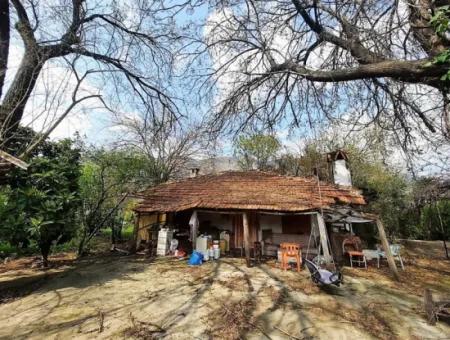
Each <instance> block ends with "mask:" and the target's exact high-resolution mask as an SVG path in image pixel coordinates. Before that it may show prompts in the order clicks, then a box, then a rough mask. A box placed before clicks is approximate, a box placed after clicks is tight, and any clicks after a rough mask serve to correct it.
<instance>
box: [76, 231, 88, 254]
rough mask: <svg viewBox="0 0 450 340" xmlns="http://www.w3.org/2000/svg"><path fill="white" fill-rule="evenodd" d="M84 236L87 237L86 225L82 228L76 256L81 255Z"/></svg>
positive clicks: (84, 240)
mask: <svg viewBox="0 0 450 340" xmlns="http://www.w3.org/2000/svg"><path fill="white" fill-rule="evenodd" d="M86 237H87V232H86V227H84V228H83V236H81V240H80V243H79V244H78V254H77V255H78V257H81V256H83V253H84V245H85V242H86Z"/></svg>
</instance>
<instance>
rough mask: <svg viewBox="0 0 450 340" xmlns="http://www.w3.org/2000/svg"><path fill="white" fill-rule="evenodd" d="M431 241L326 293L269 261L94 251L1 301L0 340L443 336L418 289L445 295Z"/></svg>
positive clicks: (446, 331) (445, 281)
mask: <svg viewBox="0 0 450 340" xmlns="http://www.w3.org/2000/svg"><path fill="white" fill-rule="evenodd" d="M437 246H439V247H440V244H438V243H412V244H408V245H407V250H406V254H405V259H406V261H405V262H406V270H405V271H404V272H402V281H401V282H394V281H393V280H392V279H391V278H390V276H389V273H388V270H387V268H385V267H383V268H382V269H380V270H378V269H376V267H374V266H372V267H370V269H369V270H367V271H366V270H364V269H356V268H354V269H350V268H345V270H344V275H345V283H344V285H343V286H341V287H340V288H332V289H327V290H322V289H319V288H318V287H316V286H315V285H314V284H312V282H311V281H310V279H309V276H308V274H307V272H306V271H305V270H303V271H302V272H301V273H296V272H290V271H288V272H283V271H281V270H280V269H278V268H276V267H275V265H274V263H272V262H268V263H265V264H262V265H260V266H255V267H253V268H247V267H246V266H245V265H244V262H243V260H242V259H234V258H223V259H221V260H219V261H217V262H210V263H206V264H204V265H202V266H200V267H189V266H188V265H187V263H186V261H179V260H175V259H169V258H160V259H157V260H155V261H151V260H149V259H145V258H142V257H136V256H120V257H118V256H114V257H111V256H103V257H101V256H100V257H99V256H97V257H94V258H90V259H86V260H84V261H81V262H73V263H72V264H71V265H70V266H66V267H64V270H62V271H61V272H58V273H57V275H56V277H51V278H46V279H45V280H44V281H42V282H40V283H39V285H37V286H36V287H35V288H34V290H31V291H27V292H26V293H25V294H22V296H20V297H16V298H10V299H7V300H6V302H4V303H3V304H0V339H12V338H14V339H25V338H26V339H43V338H45V339H68V338H78V339H94V338H96V339H97V338H99V339H111V338H117V339H122V338H138V339H139V338H140V339H153V338H166V339H211V338H214V339H216V338H217V339H237V338H246V339H265V338H268V339H289V338H290V339H307V338H308V339H375V338H382V339H443V338H445V339H449V338H450V325H449V324H448V323H445V322H442V321H440V322H438V324H437V325H436V326H429V325H428V324H427V323H426V321H425V316H424V313H423V307H422V303H423V301H422V294H423V289H424V288H425V287H429V288H431V289H432V290H433V292H434V293H436V294H440V295H441V296H445V295H446V296H450V261H445V260H443V258H442V251H441V250H440V249H439V250H437ZM427 247H428V248H427ZM20 270H23V269H22V268H20ZM1 271H2V270H0V272H1ZM13 273H14V271H13V270H9V271H5V270H4V269H3V273H0V280H1V278H2V275H3V276H4V275H8V276H9V277H11V275H12V274H13Z"/></svg>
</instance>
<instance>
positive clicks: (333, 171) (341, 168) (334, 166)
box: [327, 149, 352, 186]
mask: <svg viewBox="0 0 450 340" xmlns="http://www.w3.org/2000/svg"><path fill="white" fill-rule="evenodd" d="M327 161H328V168H329V169H330V177H331V180H332V181H333V183H334V184H338V185H343V186H351V185H352V176H351V173H350V168H349V164H348V155H347V153H346V152H345V151H344V150H341V149H338V150H336V151H333V152H330V153H328V154H327Z"/></svg>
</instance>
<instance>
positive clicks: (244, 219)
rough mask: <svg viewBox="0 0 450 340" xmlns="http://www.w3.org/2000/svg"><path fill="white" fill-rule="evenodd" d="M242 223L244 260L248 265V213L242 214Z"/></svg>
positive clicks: (248, 265)
mask: <svg viewBox="0 0 450 340" xmlns="http://www.w3.org/2000/svg"><path fill="white" fill-rule="evenodd" d="M242 224H243V227H244V248H245V260H246V262H247V267H250V228H249V225H248V214H247V213H243V214H242Z"/></svg>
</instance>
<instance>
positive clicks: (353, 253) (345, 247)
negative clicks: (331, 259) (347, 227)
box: [342, 236, 367, 269]
mask: <svg viewBox="0 0 450 340" xmlns="http://www.w3.org/2000/svg"><path fill="white" fill-rule="evenodd" d="M342 252H343V253H344V254H348V256H349V258H350V267H352V268H353V263H357V264H358V265H361V264H364V267H365V268H366V269H367V260H366V256H365V255H364V253H363V251H362V245H361V239H360V238H359V237H358V236H352V237H349V238H346V239H345V240H344V241H343V242H342Z"/></svg>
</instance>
